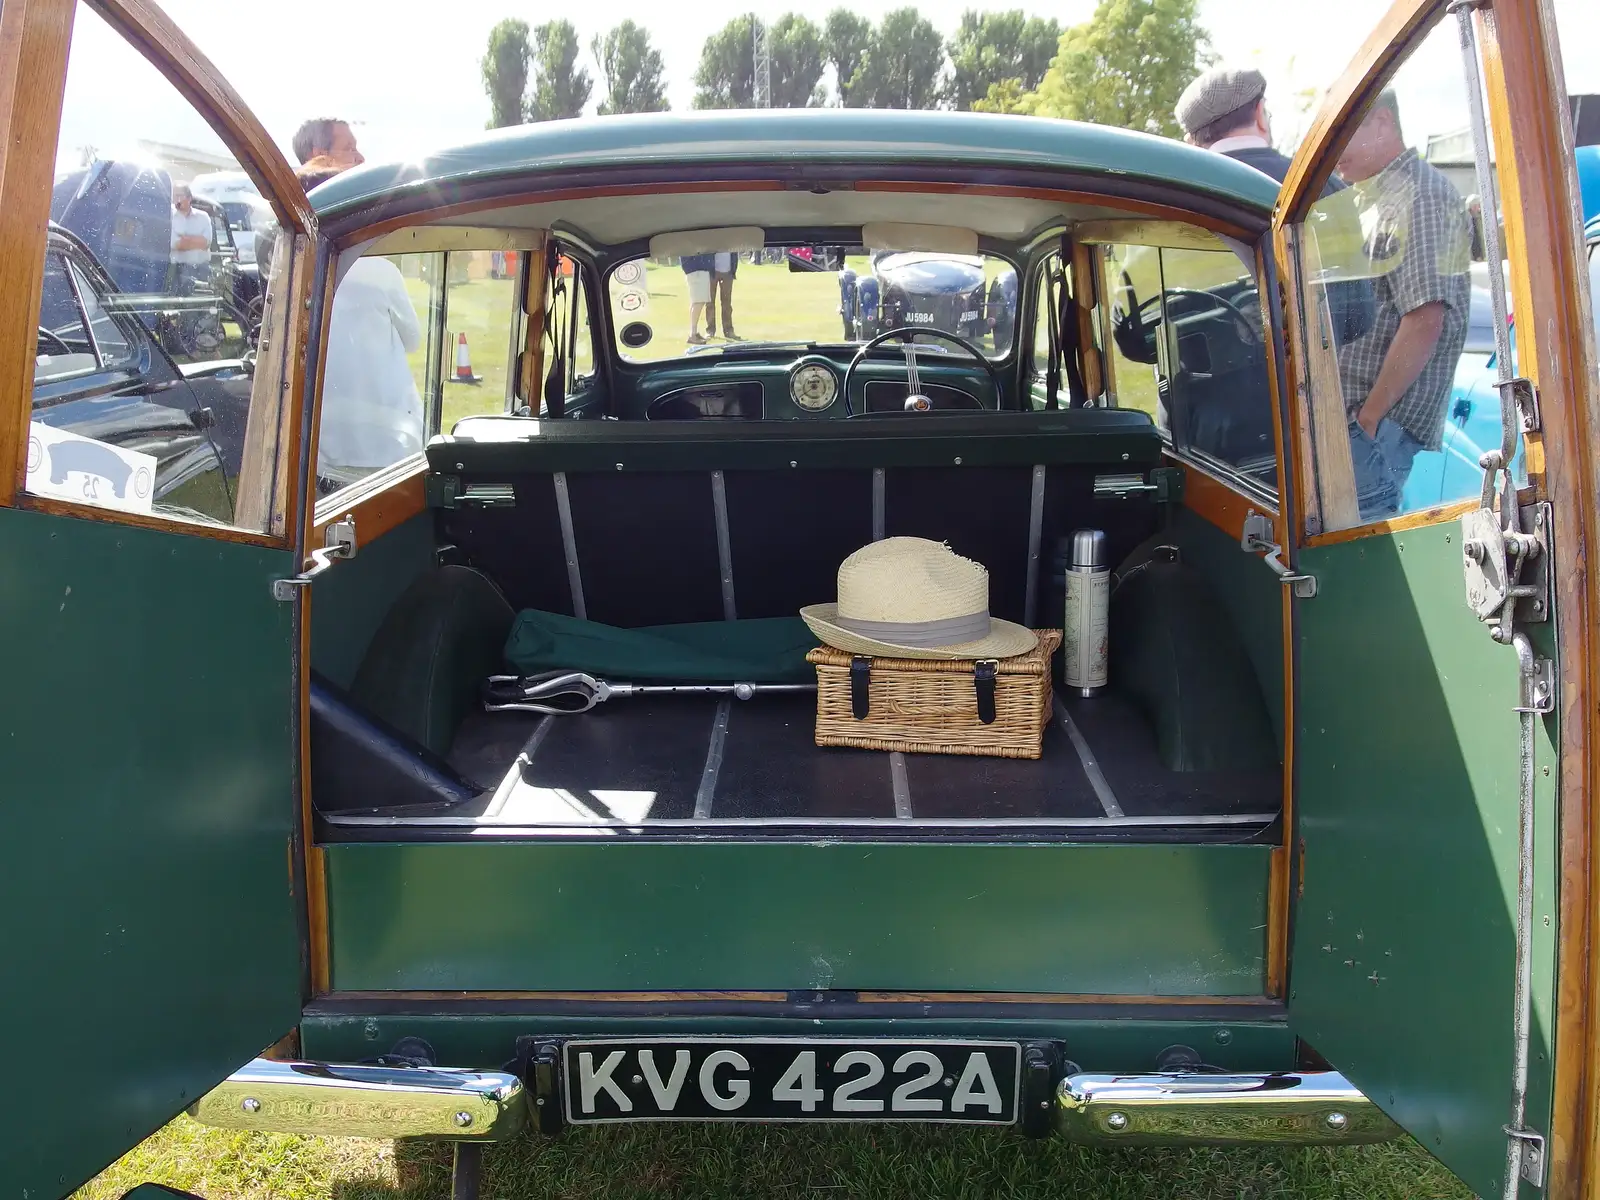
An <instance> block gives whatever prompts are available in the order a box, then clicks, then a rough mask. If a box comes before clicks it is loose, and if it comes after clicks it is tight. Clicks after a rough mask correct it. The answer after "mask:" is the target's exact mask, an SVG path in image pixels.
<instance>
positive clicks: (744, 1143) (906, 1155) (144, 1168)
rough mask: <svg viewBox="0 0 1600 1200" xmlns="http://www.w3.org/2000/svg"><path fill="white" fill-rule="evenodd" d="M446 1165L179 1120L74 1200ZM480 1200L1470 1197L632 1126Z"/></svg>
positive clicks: (503, 1156) (1238, 1164)
mask: <svg viewBox="0 0 1600 1200" xmlns="http://www.w3.org/2000/svg"><path fill="white" fill-rule="evenodd" d="M449 1161H450V1160H449V1153H448V1151H447V1150H446V1149H444V1148H443V1147H439V1146H431V1145H426V1144H414V1143H413V1144H399V1145H397V1144H394V1143H390V1142H375V1141H359V1140H355V1139H346V1138H301V1137H290V1136H287V1135H278V1134H253V1133H230V1132H225V1131H222V1130H215V1129H208V1128H206V1127H204V1126H202V1125H198V1124H196V1123H195V1122H193V1121H190V1120H189V1119H188V1118H187V1117H180V1118H178V1119H177V1120H176V1121H174V1122H173V1123H172V1124H171V1125H169V1126H167V1127H166V1128H165V1129H163V1130H162V1131H161V1132H159V1133H157V1134H156V1135H155V1136H154V1137H152V1138H151V1139H150V1140H149V1141H147V1142H145V1143H144V1144H143V1145H141V1146H139V1147H137V1148H136V1149H134V1150H133V1151H131V1152H130V1153H129V1154H128V1155H127V1156H126V1157H125V1158H124V1159H122V1161H121V1162H119V1163H117V1164H116V1165H115V1166H113V1167H111V1168H110V1169H109V1170H108V1171H106V1173H105V1174H104V1175H102V1176H100V1178H99V1179H97V1180H95V1181H94V1182H93V1183H91V1184H89V1185H88V1186H87V1187H85V1188H84V1189H83V1190H82V1191H80V1192H79V1193H78V1197H79V1200H116V1197H119V1196H121V1195H122V1193H123V1192H124V1191H126V1190H127V1189H128V1188H131V1187H133V1186H134V1185H135V1184H138V1183H142V1182H145V1181H147V1180H149V1181H153V1182H157V1183H165V1184H168V1185H170V1186H173V1187H179V1188H184V1189H186V1190H190V1191H194V1192H196V1193H199V1194H200V1195H203V1196H205V1197H206V1200H269V1198H270V1200H401V1198H404V1200H425V1198H426V1200H435V1198H437V1200H445V1198H446V1197H448V1196H449V1194H450V1172H449ZM483 1195H484V1197H485V1198H486V1200H490V1198H506V1200H509V1198H511V1197H517V1198H518V1200H543V1198H546V1197H549V1198H552V1200H553V1198H554V1197H562V1198H564V1200H566V1198H573V1200H576V1198H582V1197H597V1198H598V1197H612V1196H615V1197H632V1196H640V1197H644V1196H649V1197H661V1198H663V1200H665V1198H668V1197H686V1198H687V1197H726V1198H727V1200H753V1198H755V1197H768V1196H770V1197H793V1196H814V1197H827V1198H829V1200H834V1198H837V1200H854V1198H856V1197H861V1198H863V1200H866V1198H871V1200H897V1198H900V1197H904V1198H906V1200H912V1198H917V1200H920V1198H922V1197H944V1196H951V1197H974V1198H976V1197H984V1198H985V1200H988V1198H991V1197H992V1198H995V1200H1009V1198H1017V1200H1021V1198H1023V1197H1039V1198H1040V1200H1044V1198H1046V1197H1049V1198H1051V1200H1055V1198H1058V1197H1084V1198H1101V1197H1103V1198H1105V1200H1169V1198H1171V1197H1185V1198H1189V1197H1193V1198H1196V1200H1199V1198H1209V1197H1216V1198H1217V1200H1223V1198H1226V1200H1256V1198H1257V1197H1278V1196H1282V1197H1307V1198H1310V1200H1333V1198H1334V1197H1340V1198H1345V1197H1348V1198H1349V1200H1384V1198H1388V1200H1431V1198H1435V1197H1441V1198H1442V1197H1451V1198H1456V1197H1460V1198H1463V1200H1465V1198H1466V1197H1468V1196H1470V1193H1469V1192H1468V1191H1467V1189H1466V1188H1464V1187H1462V1186H1461V1185H1460V1184H1459V1183H1458V1182H1456V1180H1455V1179H1454V1178H1453V1177H1452V1176H1451V1175H1450V1174H1449V1173H1448V1172H1446V1171H1445V1169H1444V1168H1443V1167H1441V1166H1440V1165H1439V1164H1438V1163H1436V1162H1435V1161H1434V1160H1433V1159H1431V1158H1429V1157H1428V1155H1427V1154H1426V1153H1424V1152H1423V1151H1422V1149H1421V1148H1420V1147H1418V1146H1417V1145H1416V1144H1415V1143H1414V1142H1410V1141H1402V1142H1394V1143H1391V1144H1389V1145H1384V1146H1363V1147H1354V1148H1351V1149H1347V1150H1323V1149H1295V1150H1290V1149H1275V1150H1267V1149H1262V1150H1256V1149H1251V1150H1187V1151H1177V1150H1116V1151H1097V1150H1089V1149H1085V1148H1082V1147H1078V1146H1069V1145H1066V1144H1064V1143H1061V1142H1056V1141H1043V1142H1030V1141H1027V1140H1025V1139H1023V1138H1021V1137H1019V1136H1017V1135H1015V1134H1009V1133H1002V1132H997V1131H993V1130H971V1131H951V1130H939V1129H916V1128H906V1127H888V1126H875V1127H874V1126H863V1127H858V1128H854V1129H845V1128H840V1127H838V1126H827V1125H815V1126H810V1127H792V1126H791V1127H786V1128H778V1127H775V1126H762V1125H738V1126H710V1125H678V1126H649V1125H640V1126H634V1127H632V1128H616V1129H592V1130H583V1131H579V1132H572V1133H568V1134H566V1135H564V1136H562V1137H560V1138H555V1139H547V1138H539V1137H534V1136H531V1135H529V1136H524V1137H522V1138H520V1139H518V1140H516V1141H514V1142H511V1143H509V1144H507V1145H504V1146H500V1147H491V1148H490V1150H489V1152H488V1153H487V1155H486V1156H485V1159H484V1181H483Z"/></svg>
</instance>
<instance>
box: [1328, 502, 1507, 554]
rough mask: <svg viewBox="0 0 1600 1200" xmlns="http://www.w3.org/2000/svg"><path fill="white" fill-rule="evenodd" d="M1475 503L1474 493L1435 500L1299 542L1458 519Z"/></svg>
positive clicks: (1339, 540) (1337, 539)
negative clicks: (1429, 504) (1428, 505)
mask: <svg viewBox="0 0 1600 1200" xmlns="http://www.w3.org/2000/svg"><path fill="white" fill-rule="evenodd" d="M1477 507H1478V497H1476V496H1473V497H1472V498H1471V499H1468V500H1452V501H1450V502H1449V503H1448V504H1435V505H1434V506H1433V507H1432V508H1423V509H1418V510H1417V511H1416V512H1410V513H1401V514H1400V515H1399V516H1397V517H1390V518H1388V519H1387V520H1384V521H1369V522H1368V523H1367V524H1365V525H1352V526H1351V527H1350V528H1349V529H1334V530H1331V531H1329V532H1328V533H1319V534H1316V535H1314V536H1312V537H1308V538H1306V540H1305V542H1304V543H1303V544H1304V545H1305V546H1306V547H1308V548H1310V547H1315V546H1337V545H1339V544H1340V543H1342V542H1353V541H1356V540H1357V539H1359V538H1365V537H1377V536H1380V535H1382V534H1386V533H1404V532H1406V530H1408V529H1421V528H1423V527H1424V526H1426V525H1443V524H1445V523H1446V522H1447V521H1455V520H1458V519H1460V517H1461V515H1462V514H1463V513H1469V512H1471V511H1472V510H1473V509H1475V508H1477Z"/></svg>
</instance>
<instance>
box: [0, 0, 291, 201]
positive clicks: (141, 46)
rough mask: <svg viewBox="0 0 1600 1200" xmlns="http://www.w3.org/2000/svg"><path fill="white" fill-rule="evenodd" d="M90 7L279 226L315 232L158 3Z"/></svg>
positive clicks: (252, 127) (266, 141)
mask: <svg viewBox="0 0 1600 1200" xmlns="http://www.w3.org/2000/svg"><path fill="white" fill-rule="evenodd" d="M7 3H8V4H9V3H10V0H7ZM88 3H89V4H90V6H91V7H92V8H93V9H94V10H95V11H96V12H98V13H99V14H100V15H101V16H102V17H104V18H105V19H106V21H107V23H108V24H110V25H111V27H112V28H113V29H115V30H116V31H117V32H118V33H120V34H121V35H122V36H123V37H124V38H126V39H127V40H128V42H129V43H130V44H131V45H132V46H133V48H134V49H135V50H137V51H138V52H139V53H140V54H142V55H143V56H144V57H145V58H147V59H149V60H150V63H151V65H152V66H154V67H155V68H156V69H157V70H158V71H160V72H161V73H162V75H164V76H166V78H167V80H168V81H169V82H170V83H171V84H172V86H173V87H175V88H177V89H178V91H179V92H180V93H181V94H182V96H183V98H184V99H185V100H187V101H188V102H189V103H190V104H192V105H194V107H195V108H196V109H198V110H199V112H200V115H201V117H203V118H204V119H205V120H206V122H207V123H208V124H209V125H210V126H211V127H212V128H213V129H215V130H216V131H217V134H218V136H220V137H221V138H222V141H223V144H224V145H226V146H227V147H228V149H229V150H231V151H233V155H234V157H235V158H237V159H238V160H239V165H240V166H241V167H242V168H243V169H244V171H245V173H246V174H247V175H249V176H250V178H251V180H252V181H254V183H255V185H256V187H257V188H258V189H259V190H260V192H261V194H262V195H263V196H264V197H266V199H267V200H268V201H269V202H270V203H271V204H272V207H273V210H274V211H275V212H276V213H277V214H278V223H279V224H280V225H282V226H283V227H284V228H292V229H294V230H295V231H296V232H299V233H306V232H309V231H311V230H313V229H315V228H316V219H315V218H314V217H313V216H312V213H311V202H310V201H309V200H307V199H306V194H305V190H304V189H303V188H302V187H301V186H300V181H299V180H298V179H296V178H295V176H294V172H293V171H292V170H290V169H289V164H288V163H287V162H285V161H284V159H283V155H282V154H280V153H279V152H278V147H277V145H276V144H275V143H274V142H273V140H272V138H271V136H270V135H268V133H267V131H266V129H265V128H264V127H263V126H262V124H261V122H260V121H258V120H256V116H255V114H254V113H252V112H251V111H250V109H249V108H248V107H246V105H245V102H244V101H243V100H242V99H240V97H239V93H238V92H236V91H234V90H233V85H232V84H230V83H229V82H228V81H227V80H226V79H224V78H223V77H222V74H221V73H220V72H219V71H218V70H217V69H216V67H214V66H213V65H212V64H211V60H210V59H208V58H207V57H206V56H205V55H203V54H201V53H200V51H199V49H198V48H197V47H196V46H195V44H194V43H193V42H192V41H190V40H189V38H188V35H186V34H185V33H184V32H183V30H181V29H179V28H178V27H177V25H176V24H174V23H173V21H172V18H170V17H169V16H167V14H166V13H164V12H162V11H161V9H160V8H159V7H157V6H156V4H155V3H154V0H88Z"/></svg>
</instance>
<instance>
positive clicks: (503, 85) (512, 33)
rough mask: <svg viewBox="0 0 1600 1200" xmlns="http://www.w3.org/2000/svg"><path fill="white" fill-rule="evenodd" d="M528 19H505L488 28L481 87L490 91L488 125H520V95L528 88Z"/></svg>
mask: <svg viewBox="0 0 1600 1200" xmlns="http://www.w3.org/2000/svg"><path fill="white" fill-rule="evenodd" d="M532 57H533V50H532V48H531V47H530V46H529V44H528V23H527V22H526V21H518V20H515V19H508V20H505V21H501V22H500V24H498V25H496V26H495V27H494V28H493V29H491V30H490V31H489V49H488V52H487V53H486V54H484V56H483V63H482V70H483V90H484V91H486V92H488V93H489V128H490V129H500V128H503V127H504V126H506V125H520V124H522V120H523V109H522V106H523V103H524V100H523V97H524V95H525V94H526V93H527V90H528V62H529V60H530V59H532Z"/></svg>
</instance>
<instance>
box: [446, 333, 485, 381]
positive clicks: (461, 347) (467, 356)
mask: <svg viewBox="0 0 1600 1200" xmlns="http://www.w3.org/2000/svg"><path fill="white" fill-rule="evenodd" d="M450 382H451V383H482V382H483V376H482V375H474V374H473V373H472V355H471V353H470V352H468V350H467V335H466V334H465V333H458V334H457V335H456V373H455V374H454V375H452V376H451V377H450Z"/></svg>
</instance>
